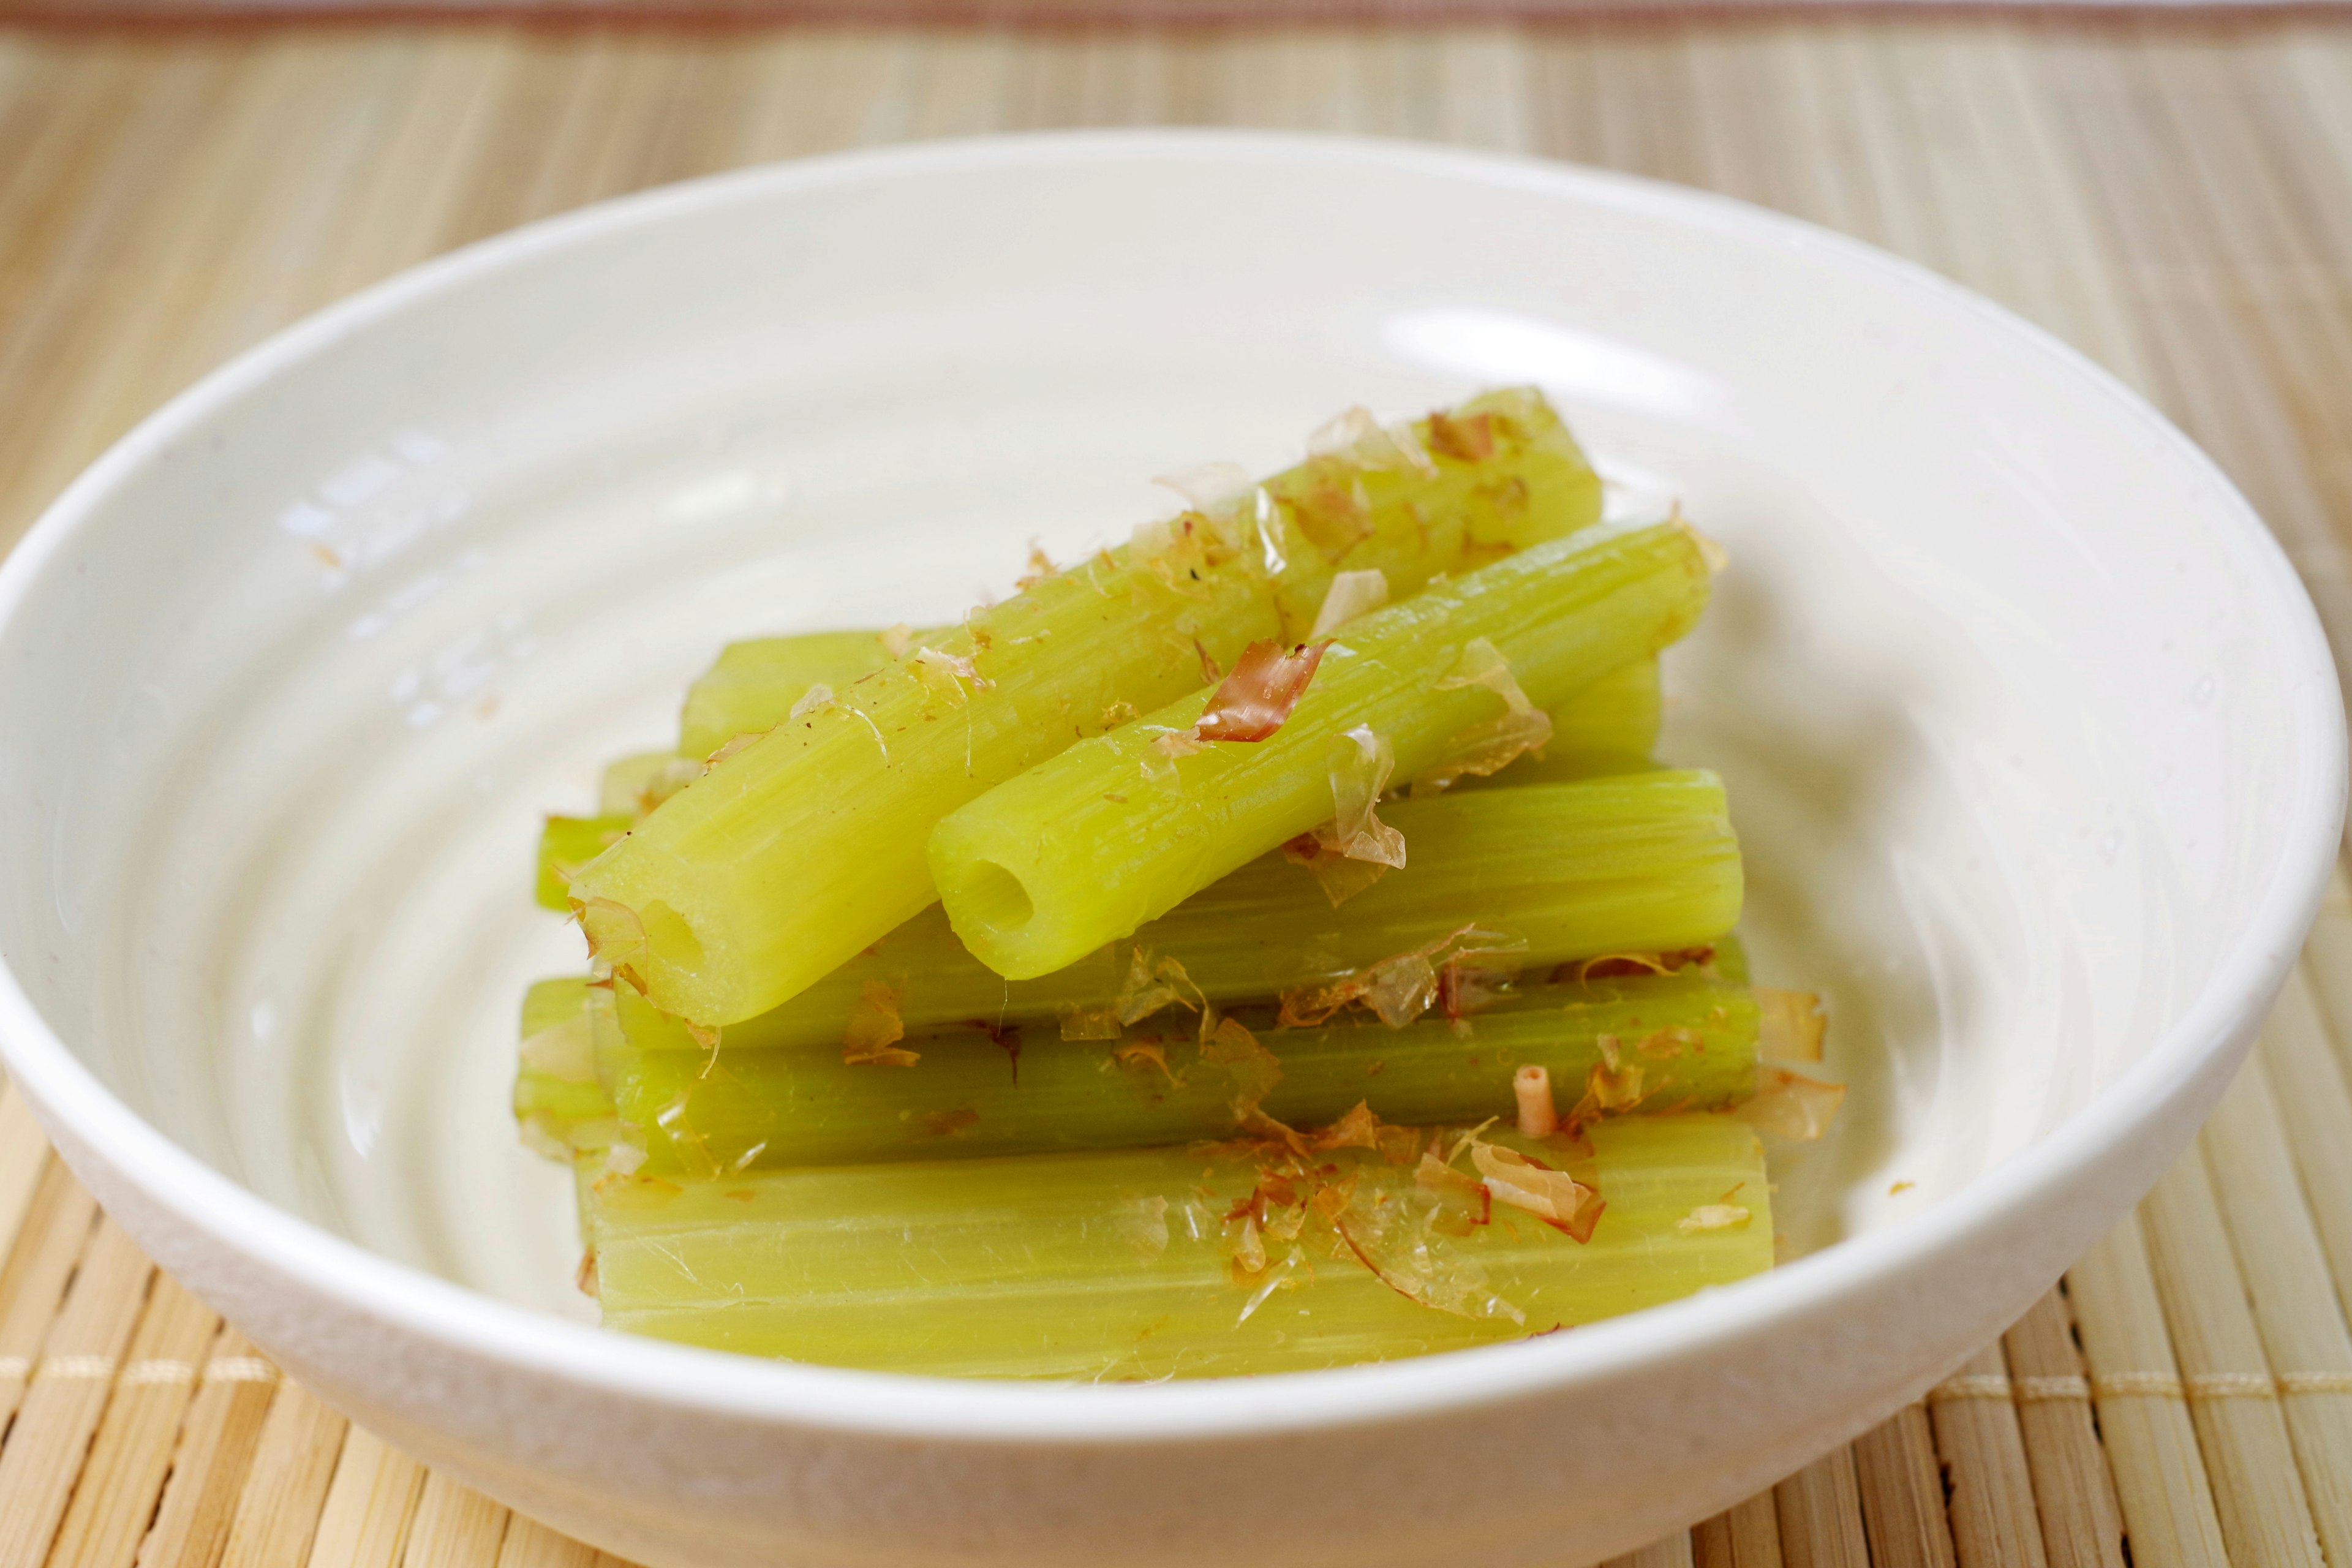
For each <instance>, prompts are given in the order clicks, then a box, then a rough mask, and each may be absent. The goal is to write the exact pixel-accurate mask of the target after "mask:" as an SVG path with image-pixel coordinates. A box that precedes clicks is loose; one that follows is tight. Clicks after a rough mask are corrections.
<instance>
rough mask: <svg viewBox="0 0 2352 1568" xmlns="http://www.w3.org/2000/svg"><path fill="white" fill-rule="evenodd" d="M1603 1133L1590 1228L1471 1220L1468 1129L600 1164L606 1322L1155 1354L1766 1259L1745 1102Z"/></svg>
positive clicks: (1219, 1353) (946, 1346) (724, 1346)
mask: <svg viewBox="0 0 2352 1568" xmlns="http://www.w3.org/2000/svg"><path fill="white" fill-rule="evenodd" d="M1591 1137H1592V1142H1593V1145H1594V1149H1595V1156H1594V1158H1593V1159H1592V1160H1591V1162H1589V1163H1586V1164H1584V1165H1582V1166H1581V1167H1571V1168H1574V1169H1580V1175H1581V1176H1582V1178H1584V1179H1588V1180H1597V1185H1598V1188H1599V1191H1600V1194H1601V1197H1602V1199H1603V1200H1605V1202H1606V1203H1607V1205H1608V1207H1607V1208H1606V1210H1605V1211H1604V1212H1603V1213H1602V1214H1601V1217H1600V1222H1599V1224H1598V1226H1595V1227H1594V1229H1593V1230H1592V1233H1591V1240H1590V1241H1589V1242H1586V1243H1583V1244H1581V1245H1580V1244H1579V1243H1577V1242H1575V1241H1572V1240H1570V1238H1569V1237H1566V1236H1563V1235H1561V1234H1560V1233H1559V1231H1557V1230H1555V1229H1553V1228H1551V1227H1550V1226H1548V1225H1547V1224H1545V1223H1544V1222H1542V1221H1541V1220H1538V1218H1536V1217H1535V1216H1534V1215H1532V1214H1529V1213H1527V1212H1524V1211H1522V1210H1520V1209H1517V1208H1514V1207H1511V1206H1509V1205H1507V1204H1505V1203H1503V1202H1500V1201H1494V1202H1492V1203H1491V1208H1490V1214H1491V1217H1490V1218H1488V1219H1487V1222H1486V1223H1485V1224H1477V1223H1475V1220H1476V1218H1477V1217H1478V1211H1480V1210H1481V1209H1486V1208H1488V1207H1489V1205H1488V1202H1487V1200H1483V1199H1481V1198H1480V1197H1479V1194H1478V1188H1477V1186H1476V1184H1475V1176H1476V1174H1477V1171H1476V1169H1475V1167H1473V1166H1472V1164H1471V1157H1470V1156H1468V1155H1466V1154H1465V1156H1463V1157H1462V1158H1461V1159H1459V1160H1458V1161H1457V1163H1455V1164H1454V1165H1453V1166H1450V1167H1449V1169H1451V1170H1453V1171H1454V1172H1455V1173H1457V1174H1455V1175H1454V1176H1452V1177H1448V1178H1443V1179H1441V1181H1440V1182H1439V1184H1436V1185H1425V1184H1423V1183H1422V1182H1420V1181H1419V1180H1417V1179H1416V1177H1417V1172H1416V1170H1415V1168H1414V1167H1413V1166H1411V1165H1402V1166H1397V1165H1390V1164H1386V1163H1383V1162H1382V1161H1381V1159H1379V1158H1378V1157H1376V1156H1373V1155H1370V1154H1368V1153H1365V1152H1361V1151H1357V1150H1341V1151H1339V1152H1335V1153H1331V1154H1324V1155H1318V1156H1317V1157H1315V1159H1314V1160H1313V1161H1312V1162H1311V1164H1312V1165H1313V1166H1315V1167H1319V1168H1323V1169H1326V1170H1328V1174H1319V1173H1310V1174H1307V1175H1306V1176H1304V1177H1296V1176H1291V1175H1288V1174H1286V1172H1285V1169H1284V1167H1285V1165H1286V1162H1284V1161H1283V1160H1281V1159H1280V1158H1279V1157H1278V1156H1274V1155H1267V1154H1264V1153H1253V1152H1236V1151H1234V1150H1233V1149H1232V1148H1231V1147H1230V1146H1228V1147H1225V1148H1223V1149H1220V1150H1212V1151H1190V1150H1183V1149H1169V1150H1150V1151H1142V1152H1122V1153H1112V1154H1045V1155H1032V1156H1028V1157H1021V1158H1012V1159H1003V1160H961V1161H935V1162H929V1163H909V1164H898V1165H864V1166H853V1167H848V1168H845V1169H837V1170H809V1171H793V1172H783V1173H766V1174H756V1175H750V1176H733V1177H723V1178H721V1179H719V1180H717V1181H712V1182H698V1183H692V1184H677V1183H673V1182H669V1181H667V1180H665V1179H662V1178H658V1177H654V1178H647V1177H642V1176H640V1177H634V1178H631V1177H606V1178H605V1179H604V1181H603V1182H601V1183H599V1184H598V1185H597V1188H596V1192H595V1195H594V1198H593V1210H594V1215H595V1229H594V1247H595V1257H596V1276H597V1279H598V1284H599V1291H600V1295H601V1298H602V1301H603V1305H604V1322H605V1324H606V1326H607V1327H610V1328H615V1329H625V1330H627V1331H631V1332H635V1333H641V1334H650V1335H655V1336H657V1337H659V1338H662V1339H667V1340H677V1341H682V1342H686V1343H689V1344H698V1345H708V1346H711V1347H713V1348H717V1349H721V1350H731V1351H740V1352H746V1353H749V1354H752V1355H766V1356H785V1357H791V1358H793V1359H795V1360H800V1361H810V1362H818V1363H827V1364H831V1365H836V1366H856V1367H870V1368H877V1369H880V1370H885V1371H891V1372H906V1373H932V1374H945V1375H959V1376H973V1377H1055V1378H1152V1377H1166V1376H1171V1375H1173V1376H1179V1377H1208V1376H1223V1375H1235V1374H1244V1373H1270V1372H1292V1371H1302V1370H1307V1369H1313V1368H1320V1367H1334V1366H1349V1365H1353V1364H1356V1363H1362V1362H1375V1361H1387V1360H1391V1359H1393V1358H1396V1357H1401V1356H1411V1355H1421V1354H1425V1353H1427V1352H1432V1351H1442V1350H1451V1349H1455V1348H1458V1347H1463V1346H1468V1345H1476V1344H1485V1343H1490V1342H1495V1341H1497V1340H1508V1339H1516V1338H1519V1337H1522V1336H1524V1335H1527V1334H1530V1333H1536V1332H1538V1331H1547V1330H1550V1329H1553V1328H1559V1327H1570V1326H1573V1325H1576V1324H1580V1323H1589V1322H1593V1321H1597V1320H1600V1319H1602V1318H1608V1317H1613V1316H1615V1315H1617V1314H1619V1313H1622V1312H1630V1311H1634V1310H1639V1309H1641V1308H1643V1307H1649V1306H1654V1305H1657V1304H1658V1303H1660V1302H1664V1301H1671V1300H1676V1299H1678V1298H1680V1297H1684V1296H1687V1295H1689V1294H1690V1293H1691V1292H1693V1291H1695V1290H1697V1289H1703V1288H1705V1287H1706V1286H1709V1285H1727V1284H1730V1283H1731V1282H1733V1281H1735V1280H1738V1279H1745V1278H1747V1277H1748V1276H1749V1275H1752V1274H1757V1273H1760V1272H1762V1271H1763V1270H1764V1269H1766V1268H1769V1267H1770V1266H1771V1263H1772V1216H1771V1211H1770V1207H1769V1197H1768V1194H1767V1188H1766V1185H1765V1177H1764V1162H1763V1156H1762V1154H1761V1152H1760V1151H1759V1148H1758V1145H1757V1142H1756V1138H1755V1135H1754V1134H1753V1133H1752V1132H1750V1131H1748V1129H1747V1128H1746V1127H1745V1126H1743V1125H1741V1124H1740V1123H1739V1122H1738V1121H1733V1120H1731V1119H1730V1118H1727V1117H1712V1116H1694V1117H1671V1118H1654V1117H1630V1118H1627V1119H1625V1120H1623V1121H1610V1122H1603V1123H1601V1125H1600V1126H1598V1127H1596V1128H1594V1129H1593V1131H1592V1134H1591ZM1494 1142H1495V1144H1496V1145H1498V1146H1500V1147H1502V1148H1506V1149H1512V1150H1516V1151H1517V1152H1532V1153H1534V1154H1536V1155H1537V1157H1538V1158H1542V1159H1546V1160H1548V1161H1549V1162H1551V1163H1555V1164H1559V1163H1566V1157H1565V1156H1564V1155H1563V1154H1561V1153H1560V1152H1559V1151H1557V1150H1556V1149H1553V1148H1551V1147H1550V1146H1549V1145H1544V1144H1535V1143H1528V1142H1522V1141H1520V1140H1518V1139H1517V1138H1516V1137H1515V1136H1506V1137H1497V1138H1496V1139H1495V1141H1494ZM1505 1157H1506V1158H1507V1156H1505ZM1489 1158H1490V1159H1491V1158H1493V1156H1492V1155H1491V1153H1490V1155H1489ZM1350 1183H1352V1185H1350ZM1254 1188H1255V1189H1256V1197H1255V1201H1253V1198H1252V1193H1253V1189H1254ZM1487 1190H1488V1191H1489V1192H1492V1191H1493V1187H1492V1185H1491V1184H1489V1186H1488V1189H1487ZM1244 1208H1246V1210H1247V1212H1246V1213H1241V1214H1236V1211H1237V1210H1242V1209H1244ZM1227 1215H1235V1217H1234V1218H1230V1219H1229V1218H1227V1217H1226V1216H1227ZM1368 1265H1370V1266H1368ZM1375 1267H1377V1268H1378V1270H1379V1272H1377V1273H1376V1272H1375V1271H1374V1268H1375ZM1430 1303H1435V1304H1430Z"/></svg>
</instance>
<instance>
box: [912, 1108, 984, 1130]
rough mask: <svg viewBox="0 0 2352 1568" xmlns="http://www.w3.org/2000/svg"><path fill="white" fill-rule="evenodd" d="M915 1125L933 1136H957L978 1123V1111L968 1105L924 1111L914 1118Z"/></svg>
mask: <svg viewBox="0 0 2352 1568" xmlns="http://www.w3.org/2000/svg"><path fill="white" fill-rule="evenodd" d="M915 1123H916V1125H917V1126H919V1127H920V1128H921V1129H922V1130H923V1131H924V1133H925V1134H926V1135H928V1136H929V1137H933V1138H957V1137H961V1136H962V1135H963V1134H964V1133H966V1132H969V1131H971V1130H972V1129H973V1128H975V1127H977V1126H979V1125H980V1112H979V1111H977V1110H973V1109H972V1108H971V1106H969V1105H963V1106H958V1107H957V1108H956V1109H955V1110H931V1111H926V1112H925V1113H924V1114H922V1115H921V1116H919V1117H917V1118H916V1119H915Z"/></svg>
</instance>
